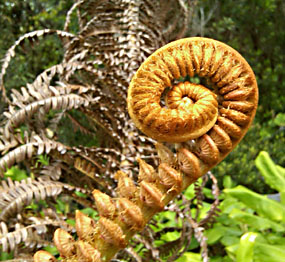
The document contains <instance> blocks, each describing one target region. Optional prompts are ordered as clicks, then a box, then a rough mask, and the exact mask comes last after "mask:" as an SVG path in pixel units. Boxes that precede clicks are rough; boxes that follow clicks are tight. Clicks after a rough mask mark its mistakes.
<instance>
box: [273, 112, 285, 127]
mask: <svg viewBox="0 0 285 262" xmlns="http://www.w3.org/2000/svg"><path fill="white" fill-rule="evenodd" d="M274 124H276V125H277V126H285V114H284V113H279V114H278V115H277V116H276V117H275V119H274Z"/></svg>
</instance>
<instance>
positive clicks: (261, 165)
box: [255, 151, 285, 192]
mask: <svg viewBox="0 0 285 262" xmlns="http://www.w3.org/2000/svg"><path fill="white" fill-rule="evenodd" d="M255 164H256V166H257V168H258V169H259V171H260V172H261V174H262V176H263V177H264V179H265V182H266V183H267V184H268V185H269V186H270V187H272V188H273V189H276V190H277V191H279V192H282V191H285V177H284V176H282V175H281V174H280V173H279V172H278V169H277V167H276V165H275V163H274V162H273V161H272V159H271V158H270V156H269V154H268V153H267V152H265V151H262V152H260V153H259V155H258V157H257V158H256V160H255Z"/></svg>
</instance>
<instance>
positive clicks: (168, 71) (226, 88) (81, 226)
mask: <svg viewBox="0 0 285 262" xmlns="http://www.w3.org/2000/svg"><path fill="white" fill-rule="evenodd" d="M186 76H189V77H193V76H195V77H198V78H200V79H201V83H207V85H205V86H204V85H202V84H194V83H191V82H188V81H183V78H185V77H186ZM181 79H182V82H181ZM178 80H179V81H180V83H178V84H173V83H175V82H177V81H178ZM179 81H178V82H179ZM167 90H168V91H167ZM163 99H164V101H163ZM257 100H258V90H257V84H256V80H255V77H254V74H253V72H252V70H251V68H250V66H249V65H248V64H247V62H246V61H245V60H244V58H243V57H242V56H241V55H240V54H239V53H238V52H237V51H235V50H234V49H232V48H231V47H229V46H227V45H225V44H223V43H221V42H218V41H215V40H212V39H207V38H200V37H194V38H186V39H181V40H178V41H175V42H172V43H170V44H168V45H166V46H164V47H162V48H160V49H158V50H157V51H156V52H154V54H152V55H151V56H150V57H148V58H147V59H146V61H145V62H144V63H143V64H142V65H141V66H140V68H139V69H138V71H137V72H136V74H135V75H134V77H133V79H132V81H131V83H130V87H129V91H128V110H129V114H130V116H131V118H132V120H133V121H134V123H135V124H136V126H137V127H138V128H139V129H140V130H141V131H142V132H144V133H145V134H147V135H148V136H150V137H151V138H153V139H155V140H157V141H160V142H170V143H179V144H176V146H175V148H177V151H176V152H172V150H170V149H169V148H168V147H166V146H165V145H163V144H162V143H157V144H156V145H155V146H156V150H157V152H158V157H159V158H160V164H159V167H158V169H156V168H154V167H152V166H150V165H149V164H148V163H146V162H145V161H143V160H141V159H138V164H139V174H138V181H137V183H138V185H137V186H136V184H135V183H134V181H133V180H132V179H131V178H130V177H129V176H128V175H127V174H125V173H123V172H122V171H118V172H117V173H116V175H115V178H116V179H117V180H118V186H117V194H118V198H115V199H111V198H110V197H109V196H107V195H105V194H103V193H101V192H100V191H98V190H94V191H93V196H94V198H95V201H96V207H97V211H98V213H99V214H100V216H101V217H100V219H99V220H98V221H97V222H95V221H93V220H92V219H91V218H89V217H87V216H86V215H84V214H83V213H81V212H79V211H77V212H76V230H77V234H78V236H79V240H78V241H75V240H74V239H73V238H72V236H71V235H70V234H68V233H67V232H65V231H64V230H62V229H58V230H57V231H56V232H55V235H54V242H55V245H56V247H57V248H58V250H59V252H60V254H61V256H63V257H64V260H63V261H64V262H73V261H93V262H101V261H102V262H108V261H110V260H111V259H112V257H113V256H114V255H115V254H116V253H117V252H118V251H119V250H120V249H121V248H124V247H125V246H126V245H127V243H128V241H129V240H130V239H131V237H132V236H133V235H134V234H135V233H136V232H137V231H140V230H142V228H143V227H144V226H145V224H146V223H147V222H148V221H149V220H150V219H151V218H152V216H153V215H154V214H155V213H156V212H158V211H161V210H163V208H164V206H165V205H166V204H168V203H169V202H170V201H171V200H172V199H173V198H174V197H175V196H176V195H178V194H179V193H181V191H182V190H184V189H185V188H187V187H188V186H189V185H190V184H191V183H193V182H194V181H195V180H196V179H198V178H199V177H201V176H202V175H204V174H205V173H206V172H207V171H209V169H211V168H212V167H213V166H215V165H217V164H218V163H219V162H220V161H222V160H223V159H224V158H225V157H226V156H227V154H229V153H230V152H231V151H232V150H233V148H234V147H235V146H236V145H237V144H238V142H239V141H240V140H241V139H242V137H243V136H244V135H245V133H246V131H247V129H248V127H249V126H250V124H251V122H252V120H253V118H254V115H255V111H256V107H257ZM189 139H191V140H192V141H191V143H187V142H188V141H189ZM180 142H186V143H180ZM34 261H35V262H47V261H52V262H53V261H56V259H55V258H54V257H53V256H51V255H49V254H48V253H47V252H45V251H39V252H37V253H36V254H35V256H34Z"/></svg>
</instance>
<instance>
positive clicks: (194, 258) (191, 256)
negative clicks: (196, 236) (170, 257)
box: [176, 252, 202, 262]
mask: <svg viewBox="0 0 285 262" xmlns="http://www.w3.org/2000/svg"><path fill="white" fill-rule="evenodd" d="M190 261H191V262H202V259H201V255H200V254H197V253H192V252H185V253H184V254H183V256H182V257H180V258H179V259H177V260H176V262H190Z"/></svg>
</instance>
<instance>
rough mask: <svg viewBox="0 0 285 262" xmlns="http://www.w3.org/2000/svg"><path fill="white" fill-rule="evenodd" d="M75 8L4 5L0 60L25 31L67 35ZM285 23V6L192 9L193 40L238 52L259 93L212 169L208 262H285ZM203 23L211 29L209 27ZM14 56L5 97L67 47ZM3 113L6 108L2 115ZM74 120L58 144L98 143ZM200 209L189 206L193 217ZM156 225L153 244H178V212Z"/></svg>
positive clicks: (15, 171)
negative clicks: (238, 134)
mask: <svg viewBox="0 0 285 262" xmlns="http://www.w3.org/2000/svg"><path fill="white" fill-rule="evenodd" d="M190 2H191V1H190ZM193 2H194V1H193ZM72 4H73V1H71V0H61V1H55V0H44V1H36V0H23V1H18V0H9V1H2V2H1V3H0V13H1V16H0V24H1V27H0V35H1V38H0V57H1V58H3V56H4V55H5V53H6V51H7V50H8V49H9V47H10V46H11V45H13V43H14V42H15V41H16V40H17V39H18V38H19V37H20V36H21V35H23V34H25V33H27V32H30V31H33V30H38V29H44V28H52V29H62V28H63V26H64V21H65V16H66V11H67V10H68V9H69V8H70V7H71V6H72ZM74 15H75V14H74ZM284 16H285V2H284V1H283V0H239V1H236V0H217V1H213V0H200V1H198V2H197V6H195V8H194V13H193V21H192V23H193V27H192V28H193V30H190V31H189V33H188V35H189V36H190V35H191V36H192V35H193V34H195V35H202V36H205V37H210V38H214V39H217V40H220V41H222V42H225V43H227V44H228V45H231V46H232V47H234V48H235V49H236V50H238V51H239V52H240V53H241V54H242V55H243V56H244V57H245V58H246V60H247V61H248V62H249V64H250V65H251V66H252V68H253V71H254V72H255V74H256V77H257V80H258V85H259V92H260V102H259V107H258V110H257V115H256V119H255V121H254V124H253V126H252V127H251V129H250V130H249V132H248V133H247V135H246V137H245V138H244V139H243V141H242V142H241V143H240V144H239V145H238V146H237V148H236V149H235V150H234V151H233V152H232V153H231V154H230V155H229V156H228V157H227V158H226V159H225V160H224V161H223V162H222V163H220V164H219V165H218V166H216V167H215V168H214V169H213V170H212V172H213V174H214V175H215V176H216V177H217V178H218V182H219V186H220V187H221V188H223V190H222V194H221V195H220V201H221V204H220V206H219V209H220V212H219V216H218V217H217V219H216V222H215V223H214V224H212V225H210V227H209V228H208V229H206V230H205V231H204V235H205V237H206V238H207V248H208V252H209V253H208V255H209V257H211V262H222V261H223V262H232V261H236V262H257V261H258V262H283V261H284V257H285V251H284V250H285V240H284V239H285V169H284V168H283V167H282V166H285V147H284V145H285V132H284V131H285V113H284V112H285V110H284V109H285V106H284V105H285V92H284V90H285V71H284V61H285V52H284V47H285V31H284V28H285V22H284V21H285V20H284ZM207 18H208V20H207ZM206 20H207V23H204V22H205V21H206ZM73 26H74V30H73V28H71V30H70V31H71V32H73V31H75V29H76V25H73V23H71V27H73ZM194 26H195V28H194ZM190 28H191V27H190ZM16 51H17V52H18V55H17V56H16V57H15V58H14V59H13V61H12V62H11V66H10V67H9V69H8V71H7V74H6V76H5V79H4V80H5V85H6V87H7V89H8V90H9V89H11V88H20V87H21V86H22V85H24V84H25V83H27V82H31V81H32V80H34V78H35V76H36V75H38V74H39V73H41V72H42V71H43V70H44V69H46V68H49V67H50V66H52V65H55V64H57V63H59V62H60V61H61V60H62V57H63V47H62V46H61V43H60V41H59V40H58V39H57V38H56V37H53V36H48V37H47V38H46V39H45V40H44V41H39V42H36V41H35V42H33V43H25V44H23V45H22V46H21V48H17V49H16ZM3 107H4V105H3V104H1V105H0V111H1V112H2V111H3ZM73 116H74V118H75V119H76V118H80V119H81V120H82V122H83V123H84V124H85V125H84V126H87V127H88V120H87V119H84V116H83V114H81V113H79V112H76V111H74V112H73V111H71V112H70V119H71V118H72V117H73ZM51 117H53V116H51ZM70 119H68V118H64V119H63V120H62V121H61V122H60V124H59V133H58V136H59V140H60V141H61V142H63V143H64V144H69V145H71V146H73V145H76V146H77V145H85V146H93V145H97V144H98V139H99V138H98V137H94V136H93V135H92V134H91V135H90V134H88V133H87V134H85V135H84V136H82V133H80V132H79V131H77V132H69V130H70V129H71V128H72V127H71V122H72V120H71V121H70ZM267 152H268V153H267ZM269 155H270V157H269ZM275 163H276V164H275ZM277 164H278V165H277ZM36 165H43V166H44V165H45V166H47V165H49V158H48V156H46V155H41V156H39V157H38V159H37V160H36ZM35 167H37V166H35ZM5 176H6V178H7V177H10V178H11V179H12V180H13V181H21V180H22V179H25V178H28V177H29V176H33V174H32V173H31V174H29V175H28V174H27V172H26V171H23V170H22V169H21V168H20V167H17V166H15V167H12V168H10V169H9V170H8V171H7V172H6V173H5ZM199 183H200V184H201V183H202V182H201V181H199ZM210 185H211V183H208V184H207V186H206V187H204V189H203V193H204V194H205V195H206V200H205V201H204V202H203V207H201V209H200V211H199V212H200V213H199V216H198V218H197V220H198V221H201V220H202V219H203V217H204V216H205V214H206V213H207V212H208V211H209V209H210V203H212V202H213V196H212V195H211V190H210V189H209V188H207V187H208V186H210ZM269 194H274V195H275V194H278V196H279V197H280V201H276V200H273V199H270V198H268V197H267V195H269ZM75 195H77V196H78V197H79V198H81V199H84V194H83V193H81V192H77V191H76V192H75ZM193 196H194V186H191V187H190V188H189V189H187V191H186V192H185V197H186V198H187V199H188V200H190V199H192V198H193ZM53 200H54V199H53ZM53 200H51V202H52V201H53ZM52 203H53V205H54V209H55V210H56V213H58V214H59V215H60V216H68V213H69V212H74V210H75V209H76V208H79V209H81V206H80V204H78V203H74V202H72V205H71V206H69V205H66V203H65V199H64V197H63V198H61V197H60V198H57V199H56V200H54V201H53V202H52ZM49 204H50V203H49ZM192 204H193V205H192ZM197 204H198V203H197V202H194V203H191V210H192V212H193V213H194V214H195V212H196V207H195V205H197ZM45 205H46V202H45V201H39V202H31V203H29V205H28V206H26V207H25V208H27V209H28V210H33V209H37V210H39V209H40V208H41V207H42V206H45ZM177 205H179V206H180V207H181V208H185V206H184V204H183V203H182V200H181V199H180V200H178V201H177ZM81 211H82V212H84V213H85V214H88V215H89V216H90V217H92V218H96V217H97V212H96V211H95V210H94V209H92V208H85V209H82V210H81ZM155 219H156V221H157V223H156V225H155V227H153V228H152V229H153V230H154V231H156V232H159V233H158V234H157V235H159V236H160V238H159V240H157V241H156V242H155V243H156V245H157V246H158V247H159V246H162V245H165V246H166V247H167V245H166V244H167V243H169V242H172V241H176V240H177V239H178V238H179V237H180V233H179V232H178V231H175V230H174V231H172V232H169V231H167V229H168V228H175V227H179V228H181V227H182V221H181V219H179V218H177V217H176V216H175V212H174V211H165V212H162V213H161V214H159V215H157V216H156V218H155ZM66 222H67V223H68V224H69V225H74V220H73V219H67V221H66ZM164 231H165V233H163V232H164ZM199 246H200V245H199V242H198V241H197V239H195V238H194V237H192V239H191V244H190V247H189V248H188V251H187V252H185V253H184V254H183V256H182V257H180V258H179V259H178V260H177V262H186V261H191V262H192V261H193V262H198V261H199V262H200V261H202V260H201V255H200V251H201V250H200V247H199ZM46 250H48V251H49V252H51V253H53V254H57V251H56V250H55V249H54V248H53V247H50V246H49V247H46ZM136 251H137V252H138V254H141V255H143V254H145V253H146V250H145V249H141V246H138V247H137V248H136ZM10 258H12V254H9V253H5V252H3V253H1V256H0V260H6V259H10Z"/></svg>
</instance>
